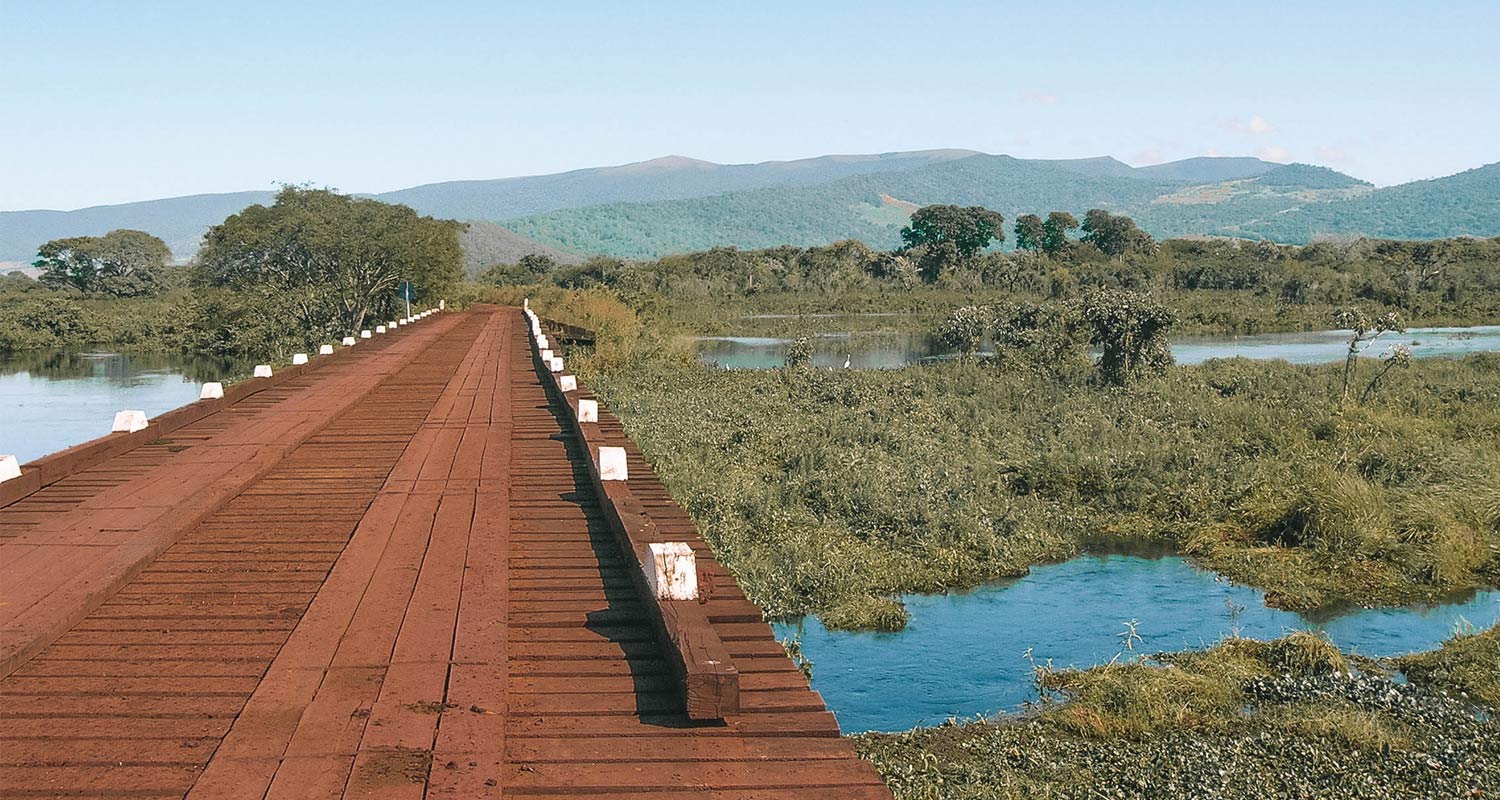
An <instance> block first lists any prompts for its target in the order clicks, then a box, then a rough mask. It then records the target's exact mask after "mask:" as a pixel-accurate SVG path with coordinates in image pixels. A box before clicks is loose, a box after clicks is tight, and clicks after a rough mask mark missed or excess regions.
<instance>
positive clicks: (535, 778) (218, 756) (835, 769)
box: [0, 309, 890, 799]
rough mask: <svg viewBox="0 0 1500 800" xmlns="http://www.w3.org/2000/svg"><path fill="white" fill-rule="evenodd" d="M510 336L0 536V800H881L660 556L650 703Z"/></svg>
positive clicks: (262, 402)
mask: <svg viewBox="0 0 1500 800" xmlns="http://www.w3.org/2000/svg"><path fill="white" fill-rule="evenodd" d="M563 413H565V412H563V411H562V410H561V409H560V408H559V404H558V403H557V402H556V401H554V400H549V396H548V394H547V392H546V391H545V390H544V387H543V384H542V383H541V381H540V380H539V377H538V375H537V374H536V372H535V371H534V369H533V367H532V361H531V355H530V351H529V340H528V337H527V332H526V329H525V326H524V324H523V322H522V318H521V317H520V315H519V314H518V313H517V312H515V311H514V310H510V309H507V310H494V309H480V310H477V311H471V312H467V313H464V314H449V315H440V316H438V317H434V318H431V319H429V320H427V321H424V322H423V323H422V324H420V325H417V326H415V327H413V328H410V329H408V328H403V329H401V331H400V332H399V333H397V334H396V335H393V336H387V337H385V338H384V339H383V340H379V339H377V340H375V341H374V342H372V343H370V345H369V346H366V347H364V348H356V349H355V352H353V353H352V354H350V355H349V356H348V357H347V358H341V359H339V360H337V362H336V363H334V362H330V363H329V364H328V365H326V366H322V367H320V368H319V369H317V370H313V371H309V372H307V373H304V374H302V375H299V376H297V377H296V378H294V379H292V380H290V381H287V382H285V383H282V384H280V385H278V386H276V387H274V388H272V389H267V390H266V391H263V392H260V393H258V394H256V395H254V396H252V397H251V398H248V399H246V400H243V401H241V402H239V403H235V404H233V405H230V406H228V407H227V408H225V409H224V410H222V411H218V412H216V413H213V414H210V415H209V416H206V417H204V418H203V419H200V420H198V421H196V422H193V423H191V424H188V425H186V426H184V427H182V428H179V429H178V430H176V431H173V432H172V433H170V434H169V435H167V436H165V437H163V438H162V439H159V440H156V441H152V442H149V443H144V444H142V445H141V446H139V447H136V448H135V449H132V450H130V451H128V452H125V453H122V454H120V455H118V456H115V457H114V458H111V459H108V460H106V461H104V462H102V463H99V464H96V465H94V466H92V467H89V468H87V469H83V470H81V471H78V472H77V473H75V474H73V475H71V476H69V477H67V478H65V479H63V480H59V481H57V482H55V483H52V484H50V485H48V486H45V487H43V488H41V489H40V490H39V491H36V492H34V493H32V494H30V495H28V496H27V497H24V498H22V499H20V500H18V501H15V502H12V503H10V504H9V505H7V506H5V507H3V508H0V596H3V598H4V604H3V605H0V630H3V633H4V639H3V641H0V645H3V647H4V652H5V654H6V658H7V659H8V660H6V661H5V662H3V663H4V664H5V669H4V672H6V673H8V674H7V675H6V676H5V677H4V678H3V679H0V797H38V796H59V797H62V796H68V797H79V796H111V797H124V796H130V797H184V796H186V797H190V798H204V799H207V798H281V797H296V798H307V797H412V798H421V797H462V798H468V797H497V796H504V795H507V794H508V795H524V796H527V797H535V798H563V797H575V798H576V797H597V796H600V795H608V794H613V793H617V792H618V793H629V794H630V796H632V797H641V798H645V797H662V798H667V797H704V796H707V797H718V798H780V797H809V798H812V797H818V798H828V797H838V798H866V797H869V798H888V797H889V796H890V795H889V793H888V792H887V791H886V789H885V788H884V787H883V786H882V785H881V783H880V781H879V779H878V777H877V776H876V774H875V772H874V770H873V769H872V768H871V767H870V766H869V765H868V764H866V763H865V762H863V761H861V760H859V759H858V758H857V757H856V756H855V755H854V753H853V751H852V749H851V748H850V746H849V745H848V743H847V742H845V741H844V740H842V739H840V738H839V737H838V728H837V725H836V724H835V722H834V720H833V717H832V715H831V714H829V713H828V712H827V711H826V710H825V709H824V707H823V703H822V701H821V699H820V698H819V697H818V695H817V694H816V693H814V692H813V691H811V690H810V689H809V687H808V685H807V682H806V680H805V679H804V678H803V676H802V675H801V673H800V672H798V671H797V669H796V668H795V666H794V665H793V664H792V663H791V662H790V660H788V659H787V658H786V656H785V654H784V653H783V652H782V649H781V647H780V645H779V644H778V643H777V642H776V641H775V639H774V638H773V637H772V635H771V631H770V628H769V627H768V626H767V625H766V624H765V623H764V622H763V621H762V620H761V617H760V613H759V611H758V609H756V608H755V607H754V606H753V605H752V604H750V603H749V602H747V601H746V600H745V599H744V596H743V595H742V594H741V593H740V592H739V590H738V588H737V587H736V586H735V585H734V583H733V580H732V578H730V577H729V575H728V574H727V572H725V571H724V569H723V568H722V567H721V566H719V565H718V564H717V563H716V562H713V561H712V560H711V555H709V554H708V552H707V550H706V548H704V547H703V544H702V542H701V540H700V539H699V538H698V535H697V532H696V529H695V528H694V527H693V525H692V523H691V521H690V520H689V519H688V518H687V517H686V515H685V514H683V512H682V511H681V509H679V508H678V507H677V506H676V505H675V504H673V503H672V502H671V500H670V498H669V497H668V496H667V494H666V492H665V490H664V489H663V488H662V487H661V485H660V483H659V482H657V481H656V479H655V478H654V476H652V475H651V473H650V472H649V470H648V469H647V468H646V467H645V464H644V463H643V462H642V461H641V459H640V455H639V453H638V452H636V451H635V450H634V448H633V447H630V446H629V445H628V442H627V441H626V440H625V439H624V437H623V433H621V431H620V428H619V425H618V422H617V421H616V420H614V419H613V418H611V417H609V416H608V414H607V412H606V413H605V414H603V415H602V416H601V425H600V428H601V430H603V431H604V432H605V433H606V435H607V436H609V437H610V438H612V439H613V438H618V439H619V443H620V444H621V445H624V446H626V447H627V449H628V450H629V453H630V461H631V465H630V466H631V478H630V480H629V484H630V490H631V491H632V492H633V493H634V494H635V495H637V496H639V497H640V498H642V500H643V502H644V503H645V504H646V506H647V508H648V509H649V513H650V516H651V517H652V519H653V520H655V521H656V523H657V525H658V526H659V527H660V528H661V529H662V530H664V531H669V532H670V533H671V535H672V537H673V538H674V539H681V540H686V541H690V542H692V543H693V544H694V547H695V549H696V550H698V551H699V557H700V564H701V563H702V559H705V558H707V559H709V562H708V564H707V565H706V568H707V569H708V570H710V571H712V573H713V574H714V577H715V580H714V583H715V585H716V587H717V588H716V590H715V592H714V595H713V598H712V599H711V600H709V601H708V603H707V604H706V611H707V614H708V617H709V620H710V621H711V622H712V624H713V627H714V629H715V632H716V633H717V634H718V636H719V638H721V639H722V640H723V641H724V643H725V645H726V647H727V649H728V650H729V652H730V655H731V657H732V658H733V660H734V663H735V665H736V667H738V669H739V672H740V676H741V677H740V680H741V683H740V689H741V693H740V706H741V710H740V711H739V712H738V713H734V714H731V715H729V716H728V717H726V718H725V719H724V720H723V721H720V722H714V723H707V724H705V723H695V722H692V721H690V720H689V719H688V718H687V717H686V715H685V714H684V713H683V711H682V707H681V699H680V697H679V694H678V687H677V686H675V685H674V684H673V681H674V678H673V676H672V673H671V671H670V669H669V667H668V659H667V657H666V654H665V653H664V652H663V651H662V645H661V644H660V643H659V642H658V641H657V640H656V638H655V636H654V634H653V630H652V628H651V626H650V624H649V622H648V618H647V615H646V614H645V613H644V609H643V607H642V603H643V598H642V597H641V596H640V595H639V594H638V592H637V590H636V589H635V587H634V586H633V584H632V582H631V575H630V572H629V570H631V569H633V568H634V567H633V561H632V559H631V558H630V557H628V555H627V554H626V553H624V552H622V551H621V549H620V546H619V544H618V543H617V542H616V540H615V538H614V537H613V536H612V535H611V534H610V532H609V530H608V526H607V524H606V520H605V518H604V516H603V514H602V513H601V507H600V500H599V497H598V496H597V494H596V492H595V490H594V489H593V486H592V484H591V482H590V478H589V472H588V463H587V458H588V456H587V454H586V453H585V452H583V450H582V449H581V445H580V443H579V442H578V441H577V439H576V437H575V436H573V435H571V434H569V433H566V432H565V431H567V430H569V428H568V427H567V426H566V425H565V424H564V419H563V417H562V414H563Z"/></svg>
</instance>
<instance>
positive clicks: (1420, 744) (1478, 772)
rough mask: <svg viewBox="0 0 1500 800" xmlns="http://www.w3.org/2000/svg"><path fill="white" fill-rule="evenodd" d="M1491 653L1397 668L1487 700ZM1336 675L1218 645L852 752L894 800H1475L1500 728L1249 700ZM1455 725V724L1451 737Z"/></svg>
mask: <svg viewBox="0 0 1500 800" xmlns="http://www.w3.org/2000/svg"><path fill="white" fill-rule="evenodd" d="M1497 648H1500V627H1496V628H1492V629H1491V630H1489V631H1486V632H1484V633H1481V634H1464V635H1459V636H1455V637H1454V638H1453V639H1451V640H1449V641H1448V642H1446V643H1445V644H1444V646H1443V647H1442V648H1440V649H1439V650H1436V651H1433V652H1430V653H1424V654H1420V655H1418V656H1414V657H1411V658H1410V659H1403V660H1402V661H1403V662H1404V663H1403V667H1413V668H1415V665H1417V664H1421V665H1423V668H1426V669H1428V670H1429V671H1427V672H1421V673H1413V672H1409V673H1408V675H1409V676H1411V677H1412V681H1413V683H1416V684H1419V685H1422V686H1426V685H1431V686H1438V685H1444V686H1447V687H1450V688H1451V687H1452V686H1454V685H1467V686H1471V687H1472V686H1474V685H1476V684H1475V683H1474V682H1473V681H1476V680H1478V681H1479V682H1481V683H1482V682H1483V680H1482V679H1483V678H1485V677H1487V678H1488V680H1489V684H1490V685H1491V686H1493V685H1494V681H1495V679H1496V678H1495V676H1496V675H1497V674H1500V673H1497V671H1496V670H1495V669H1493V666H1494V663H1493V662H1494V659H1495V658H1496V650H1497ZM1351 663H1352V659H1351V657H1350V656H1347V655H1345V654H1343V653H1341V652H1340V651H1339V650H1338V648H1336V647H1335V646H1334V645H1332V644H1331V643H1329V642H1328V641H1327V640H1326V639H1324V638H1322V637H1320V636H1318V635H1315V634H1311V633H1305V632H1301V633H1296V634H1292V635H1290V636H1287V637H1284V638H1281V639H1277V640H1274V641H1269V642H1264V641H1256V640H1251V639H1240V638H1229V639H1225V640H1223V641H1221V642H1219V643H1218V644H1217V645H1215V646H1213V647H1211V648H1208V649H1206V650H1202V651H1187V652H1180V653H1161V654H1156V655H1154V656H1152V657H1151V658H1150V659H1145V660H1139V661H1133V662H1128V663H1118V662H1117V663H1111V664H1106V665H1103V666H1099V667H1094V668H1092V669H1088V670H1061V671H1049V670H1046V669H1043V670H1041V671H1039V675H1038V683H1039V685H1040V687H1041V688H1042V689H1043V691H1044V692H1045V693H1047V694H1048V695H1049V696H1050V697H1051V698H1052V699H1051V700H1049V701H1048V702H1044V703H1042V704H1041V705H1039V706H1037V707H1036V708H1035V709H1034V710H1033V711H1032V712H1030V713H1028V714H1024V715H1010V716H1000V717H994V718H988V719H978V720H972V721H968V722H964V723H961V724H960V723H950V724H947V725H942V726H938V727H933V728H916V729H913V730H911V731H907V732H904V733H896V734H883V733H869V734H861V735H859V736H855V737H853V739H854V742H855V745H856V747H857V749H858V750H859V751H860V753H861V755H863V756H864V757H865V758H868V759H870V760H871V761H873V762H874V763H875V765H876V766H877V767H878V768H879V770H880V772H881V774H882V775H883V776H884V777H885V780H886V782H887V784H888V785H889V786H890V787H891V789H892V790H893V791H894V793H895V795H896V797H897V798H900V799H901V800H908V799H910V798H965V799H966V800H968V799H974V800H978V799H979V798H1021V797H1067V798H1094V797H1158V796H1159V797H1216V798H1260V797H1270V796H1274V797H1314V796H1315V797H1350V798H1356V797H1384V796H1399V795H1400V794H1401V793H1405V794H1407V795H1410V796H1422V797H1427V796H1476V797H1477V796H1487V795H1486V794H1484V793H1483V792H1481V793H1479V794H1468V792H1470V791H1471V790H1474V789H1481V790H1486V791H1487V789H1488V788H1491V787H1493V786H1494V785H1496V784H1495V781H1497V780H1500V760H1497V756H1500V732H1497V730H1496V725H1497V724H1500V723H1497V722H1495V721H1493V720H1486V719H1484V718H1483V717H1482V715H1478V714H1473V713H1472V712H1470V713H1463V712H1456V711H1454V710H1453V706H1452V705H1448V706H1443V708H1444V709H1446V710H1443V711H1432V712H1431V713H1428V712H1424V711H1423V710H1422V709H1423V708H1424V707H1425V701H1424V700H1421V699H1416V700H1413V699H1410V698H1408V699H1407V700H1405V701H1401V702H1395V703H1388V704H1382V703H1381V702H1380V698H1381V697H1383V696H1384V695H1385V694H1386V689H1384V688H1381V686H1382V684H1376V685H1375V688H1374V689H1373V690H1372V691H1371V692H1370V693H1368V694H1366V695H1363V696H1364V697H1365V698H1366V699H1365V700H1364V701H1360V702H1356V701H1353V700H1350V699H1346V698H1344V697H1341V696H1338V694H1337V693H1336V692H1327V691H1317V690H1313V691H1302V692H1297V691H1292V692H1291V694H1290V695H1289V696H1287V697H1286V698H1285V699H1282V700H1266V699H1256V698H1255V697H1253V696H1252V693H1251V692H1250V691H1249V687H1250V686H1251V685H1252V684H1256V683H1261V682H1265V681H1271V682H1274V683H1277V684H1279V685H1281V686H1285V687H1293V688H1294V687H1297V686H1299V685H1302V684H1303V683H1304V682H1307V681H1312V682H1314V683H1316V681H1318V680H1319V679H1325V678H1327V677H1329V676H1335V675H1343V676H1348V678H1349V679H1351V680H1353V679H1354V677H1353V676H1352V675H1351V674H1350V669H1351ZM1486 664H1488V665H1489V666H1490V667H1491V668H1490V669H1489V670H1488V672H1487V673H1485V672H1484V667H1485V665H1486ZM1438 665H1442V666H1441V668H1439V667H1438ZM1419 674H1420V675H1422V676H1428V677H1430V680H1429V679H1428V677H1421V678H1419V677H1418V675H1419ZM1384 686H1389V684H1384ZM1455 713H1458V714H1460V718H1461V719H1463V720H1465V721H1463V722H1461V723H1457V724H1456V725H1455V723H1454V717H1453V716H1452V715H1453V714H1455ZM1435 757H1436V758H1441V763H1440V762H1439V761H1437V760H1435ZM1460 772H1461V773H1462V774H1459V773H1460ZM1330 781H1331V782H1330ZM1393 792H1395V793H1396V794H1394V795H1393V794H1392V793H1393Z"/></svg>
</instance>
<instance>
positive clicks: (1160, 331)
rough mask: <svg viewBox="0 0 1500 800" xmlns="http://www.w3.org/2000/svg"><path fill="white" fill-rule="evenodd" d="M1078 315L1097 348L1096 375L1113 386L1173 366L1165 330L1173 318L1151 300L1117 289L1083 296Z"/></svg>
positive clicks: (1162, 307) (1161, 306)
mask: <svg viewBox="0 0 1500 800" xmlns="http://www.w3.org/2000/svg"><path fill="white" fill-rule="evenodd" d="M1079 315H1080V316H1081V317H1082V319H1083V321H1084V322H1085V323H1087V324H1088V326H1089V327H1090V329H1091V332H1090V335H1089V343H1090V344H1092V345H1094V346H1095V347H1097V348H1099V350H1100V356H1099V376H1100V377H1101V378H1102V379H1103V380H1104V381H1106V382H1108V383H1111V384H1114V385H1115V386H1124V385H1125V384H1127V383H1132V382H1134V381H1138V380H1140V379H1142V378H1144V377H1148V376H1151V375H1159V374H1161V373H1162V372H1165V371H1166V368H1167V367H1168V366H1170V365H1171V364H1172V347H1171V343H1170V342H1169V341H1168V340H1167V331H1169V330H1170V329H1171V327H1172V323H1173V322H1174V321H1175V319H1176V317H1175V315H1174V314H1173V313H1172V312H1171V311H1170V310H1168V309H1167V307H1166V306H1163V305H1162V304H1161V303H1158V302H1156V301H1154V300H1152V299H1151V298H1150V297H1148V296H1146V295H1142V294H1137V293H1135V292H1128V291H1121V290H1117V289H1097V290H1095V291H1092V292H1089V293H1088V294H1087V295H1085V296H1084V298H1083V301H1082V303H1081V305H1080V309H1079Z"/></svg>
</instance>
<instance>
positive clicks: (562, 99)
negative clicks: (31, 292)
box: [0, 0, 1500, 210]
mask: <svg viewBox="0 0 1500 800" xmlns="http://www.w3.org/2000/svg"><path fill="white" fill-rule="evenodd" d="M735 6H743V7H742V8H735ZM1148 6H1149V7H1148ZM0 20H3V22H0V109H3V111H4V116H5V119H4V122H3V124H0V152H3V153H5V157H4V158H3V159H0V210H15V209H23V208H60V209H70V208H77V207H81V206H87V205H94V204H101V203H117V202H126V201H130V200H141V199H148V198H155V197H167V196H174V195H181V194H191V193H199V192H213V191H234V190H243V189H269V188H274V186H275V184H276V183H278V182H298V183H300V182H313V183H316V184H320V185H328V186H334V187H337V188H339V189H343V190H346V191H383V190H387V189H395V188H400V187H404V186H410V185H414V184H419V183H427V182H432V181H441V180H454V179H467V178H493V177H504V176H510V175H524V174H537V173H545V172H556V171H561V170H567V169H575V168H580V167H587V166H597V165H603V164H616V163H624V162H629V161H638V160H642V159H647V158H653V157H656V156H661V155H666V154H682V155H690V156H694V157H698V158H705V159H709V160H712V161H720V162H747V161H764V160H769V159H788V158H800V157H807V156H815V155H822V154H826V153H865V152H886V151H893V150H912V149H922V148H934V147H967V148H973V149H977V150H984V151H986V152H991V153H1009V154H1011V155H1015V156H1020V157H1033V158H1065V157H1082V156H1095V155H1113V156H1115V157H1117V158H1120V159H1122V160H1124V161H1127V162H1129V163H1132V164H1144V163H1151V162H1154V161H1160V160H1172V159H1177V158H1184V157H1188V156H1195V155H1203V154H1223V155H1262V156H1265V157H1268V158H1271V159H1273V160H1279V161H1289V160H1291V161H1303V162H1310V163H1318V164H1326V165H1328V166H1331V167H1334V168H1336V169H1339V170H1342V171H1346V172H1349V173H1351V174H1353V175H1357V176H1359V177H1362V178H1366V179H1368V180H1371V181H1374V182H1376V183H1377V184H1382V185H1385V184H1391V183H1399V182H1403V181H1408V180H1414V179H1419V178H1427V177H1435V176H1439V175H1446V174H1451V173H1453V172H1457V171H1461V170H1463V169H1468V168H1471V167H1475V166H1479V165H1481V164H1485V163H1489V162H1494V161H1497V160H1500V79H1497V77H1496V76H1500V47H1497V46H1496V44H1495V33H1496V31H1500V3H1497V2H1494V0H1485V1H1483V2H1481V1H1479V0H1461V1H1455V2H1430V3H1426V4H1423V3H1411V2H1400V3H1397V2H1386V1H1385V0H1366V1H1365V2H1342V1H1340V2H1304V3H1285V4H1281V3H1275V2H1270V3H1268V2H1265V1H1264V0H1262V1H1261V2H1256V3H1238V2H1227V3H1226V2H1211V3H1203V2H1191V3H1189V2H1182V3H1176V2H1171V3H1150V4H1127V3H1118V2H1092V1H1091V0H1070V1H1069V2H1066V3H1044V2H1035V0H1032V1H1031V2H1026V3H1003V4H1002V3H957V2H924V3H917V2H911V1H910V0H907V1H906V2H899V3H897V2H883V1H882V0H865V2H858V3H818V4H813V3H781V2H759V3H755V4H717V3H703V2H694V3H667V2H659V3H651V4H645V3H619V2H614V3H588V2H574V3H555V4H552V3H536V2H532V3H526V4H510V3H504V2H472V3H471V2H451V3H441V2H432V3H411V2H407V3H381V2H360V3H318V2H310V1H309V0H301V2H276V1H274V0H262V1H261V2H256V3H235V4H222V3H205V2H151V0H141V1H140V2H110V1H108V0H95V1H94V2H71V1H69V0H37V1H35V2H34V1H33V0H0Z"/></svg>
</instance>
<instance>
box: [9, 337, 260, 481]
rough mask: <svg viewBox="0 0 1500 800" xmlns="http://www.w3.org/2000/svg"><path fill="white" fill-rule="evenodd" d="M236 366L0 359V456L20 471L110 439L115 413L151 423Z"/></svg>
mask: <svg viewBox="0 0 1500 800" xmlns="http://www.w3.org/2000/svg"><path fill="white" fill-rule="evenodd" d="M245 369H246V368H245V366H244V365H242V364H238V363H237V362H234V361H230V360H224V359H213V358H201V357H193V356H183V355H177V354H171V353H126V352H114V351H67V350H56V351H30V352H23V353H12V354H9V355H0V453H3V454H6V455H14V456H16V458H17V459H18V460H19V461H20V462H21V463H23V464H24V463H26V462H27V461H31V460H33V459H36V458H39V457H41V456H44V455H47V454H49V453H55V452H57V451H58V450H62V449H65V448H68V447H71V446H73V445H75V444H81V443H83V442H86V441H89V440H90V439H94V438H97V437H100V436H104V435H105V434H107V433H109V428H110V424H111V423H112V422H113V421H114V416H115V412H117V411H123V410H126V409H138V410H141V411H144V412H146V416H148V417H153V416H156V415H157V414H160V413H162V412H164V411H170V410H171V409H174V408H177V407H178V406H182V405H186V404H187V403H191V402H193V401H195V400H197V399H198V392H199V389H200V387H201V385H202V383H203V382H204V381H211V380H223V379H224V378H225V377H226V376H229V375H233V374H237V373H240V372H244V371H245Z"/></svg>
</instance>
